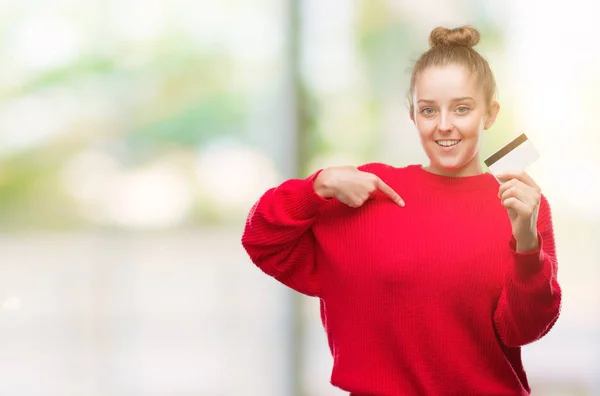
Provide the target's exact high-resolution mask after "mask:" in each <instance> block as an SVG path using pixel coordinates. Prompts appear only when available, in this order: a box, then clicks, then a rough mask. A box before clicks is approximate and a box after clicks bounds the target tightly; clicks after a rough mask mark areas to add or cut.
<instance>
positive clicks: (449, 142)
mask: <svg viewBox="0 0 600 396" xmlns="http://www.w3.org/2000/svg"><path fill="white" fill-rule="evenodd" d="M461 141H462V140H461V139H443V140H436V141H435V143H436V144H437V145H438V146H440V147H446V148H447V147H454V146H456V145H457V144H458V143H460V142H461Z"/></svg>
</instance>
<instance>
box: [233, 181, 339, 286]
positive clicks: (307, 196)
mask: <svg viewBox="0 0 600 396" xmlns="http://www.w3.org/2000/svg"><path fill="white" fill-rule="evenodd" d="M319 173H320V171H319V172H316V173H315V174H313V175H312V176H310V177H309V178H307V179H292V180H288V181H286V182H284V183H282V184H281V185H280V186H278V187H276V188H272V189H270V190H268V191H267V192H266V193H265V194H264V195H263V196H262V197H261V198H260V199H259V200H258V202H257V203H256V204H255V205H254V206H253V207H252V210H251V211H250V214H249V215H248V218H247V220H246V225H245V228H244V233H243V236H242V246H243V247H244V249H245V250H246V252H247V253H248V255H249V256H250V259H251V260H252V262H253V263H254V264H255V265H256V266H257V267H258V268H260V269H261V270H262V271H263V272H265V273H266V274H267V275H270V276H272V277H274V278H275V279H277V280H278V281H279V282H281V283H283V284H284V285H286V286H288V287H290V288H292V289H294V290H296V291H298V292H300V293H303V294H306V295H309V296H317V295H318V294H319V290H320V280H319V272H318V268H317V266H316V263H315V254H314V250H315V237H314V234H313V232H312V225H313V224H314V222H315V221H316V218H317V213H318V211H319V209H320V208H321V207H322V206H323V205H324V204H325V203H326V202H328V201H329V200H327V199H324V198H322V197H320V196H319V195H318V194H317V193H316V192H315V190H314V179H315V178H316V177H317V176H318V174H319Z"/></svg>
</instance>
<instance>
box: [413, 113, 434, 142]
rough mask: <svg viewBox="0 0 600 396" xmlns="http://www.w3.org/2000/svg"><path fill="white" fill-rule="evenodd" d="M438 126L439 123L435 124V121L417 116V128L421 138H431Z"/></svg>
mask: <svg viewBox="0 0 600 396" xmlns="http://www.w3.org/2000/svg"><path fill="white" fill-rule="evenodd" d="M436 125H437V123H436V122H435V120H434V119H430V118H425V117H423V116H418V115H417V122H416V126H417V130H418V131H419V135H421V137H428V136H431V135H432V134H433V133H434V132H435V127H436Z"/></svg>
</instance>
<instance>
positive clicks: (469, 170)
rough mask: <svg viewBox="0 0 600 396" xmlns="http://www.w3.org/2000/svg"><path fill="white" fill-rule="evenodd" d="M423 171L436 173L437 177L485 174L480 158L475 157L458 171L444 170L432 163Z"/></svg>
mask: <svg viewBox="0 0 600 396" xmlns="http://www.w3.org/2000/svg"><path fill="white" fill-rule="evenodd" d="M423 169H425V170H426V171H428V172H431V173H434V174H436V175H440V176H448V177H467V176H477V175H480V174H482V173H484V172H483V168H482V167H481V164H480V161H479V157H478V156H475V157H474V158H473V159H472V160H471V161H469V162H468V163H467V164H465V165H464V166H463V167H461V168H457V169H448V168H442V167H440V166H437V165H434V164H432V163H429V165H428V166H425V167H424V168H423Z"/></svg>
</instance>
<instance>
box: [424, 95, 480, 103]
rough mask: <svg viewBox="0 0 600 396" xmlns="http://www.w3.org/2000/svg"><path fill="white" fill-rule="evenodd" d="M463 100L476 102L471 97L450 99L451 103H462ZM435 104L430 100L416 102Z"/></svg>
mask: <svg viewBox="0 0 600 396" xmlns="http://www.w3.org/2000/svg"><path fill="white" fill-rule="evenodd" d="M463 100H472V101H473V102H476V100H475V98H473V97H471V96H461V97H460V98H454V99H452V102H462V101H463ZM421 102H423V103H435V100H430V99H419V100H418V101H417V103H421Z"/></svg>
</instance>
